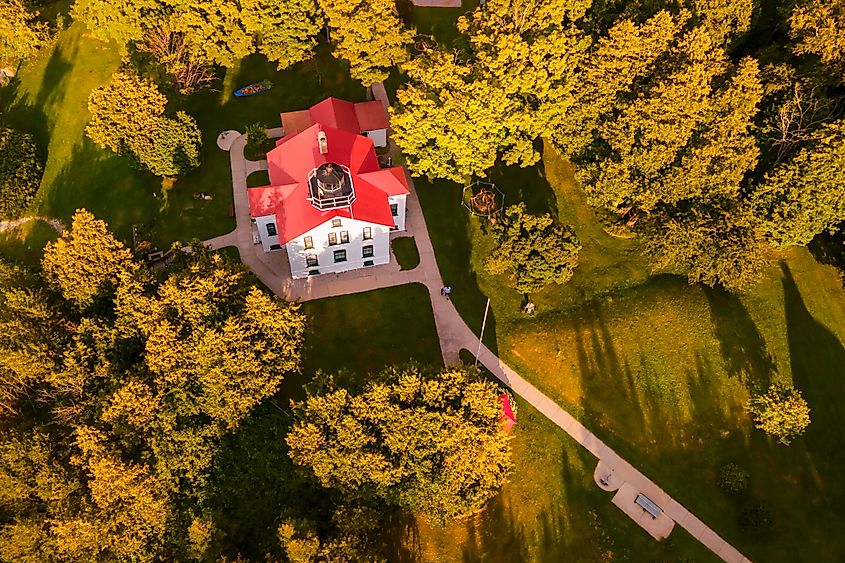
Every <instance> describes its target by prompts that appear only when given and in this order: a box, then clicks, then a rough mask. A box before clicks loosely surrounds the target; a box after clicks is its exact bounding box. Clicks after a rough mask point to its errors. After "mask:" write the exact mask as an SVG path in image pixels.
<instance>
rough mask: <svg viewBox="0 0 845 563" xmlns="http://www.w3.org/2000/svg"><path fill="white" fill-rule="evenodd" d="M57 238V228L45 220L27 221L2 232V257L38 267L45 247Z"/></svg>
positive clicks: (0, 241)
mask: <svg viewBox="0 0 845 563" xmlns="http://www.w3.org/2000/svg"><path fill="white" fill-rule="evenodd" d="M57 238H59V235H58V233H57V232H56V230H55V229H54V228H53V227H52V226H50V225H49V224H47V223H45V222H44V221H27V222H26V223H23V224H22V225H19V226H17V227H15V228H14V229H10V230H8V231H5V232H2V233H0V259H3V260H7V261H11V262H18V263H21V264H25V265H27V266H31V267H34V268H38V267H40V264H41V256H42V255H43V250H44V247H45V246H46V245H47V243H48V242H52V241H54V240H56V239H57Z"/></svg>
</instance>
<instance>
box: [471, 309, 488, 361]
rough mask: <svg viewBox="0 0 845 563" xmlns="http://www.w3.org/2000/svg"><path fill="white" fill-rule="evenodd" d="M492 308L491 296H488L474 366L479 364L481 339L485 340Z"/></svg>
mask: <svg viewBox="0 0 845 563" xmlns="http://www.w3.org/2000/svg"><path fill="white" fill-rule="evenodd" d="M489 310H490V298H489V297H488V298H487V305H485V306H484V320H483V321H482V322H481V336H479V337H478V350H476V352H475V363H474V364H473V365H474V366H478V355H479V354H480V353H481V341H482V340H484V327H486V326H487V312H488V311H489Z"/></svg>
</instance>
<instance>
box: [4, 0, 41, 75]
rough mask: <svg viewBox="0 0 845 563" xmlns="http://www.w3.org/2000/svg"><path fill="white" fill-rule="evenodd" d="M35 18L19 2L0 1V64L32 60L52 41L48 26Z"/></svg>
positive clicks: (35, 13)
mask: <svg viewBox="0 0 845 563" xmlns="http://www.w3.org/2000/svg"><path fill="white" fill-rule="evenodd" d="M37 18H38V12H30V11H29V10H28V9H27V7H26V5H25V4H24V3H23V2H21V0H0V64H4V65H11V66H14V65H15V63H17V62H20V61H25V60H27V59H29V58H32V57H33V56H34V55H35V54H36V53H37V52H38V51H39V50H40V49H41V48H42V47H43V46H44V45H46V44H47V43H49V42H50V41H51V40H52V33H51V31H50V26H49V25H47V24H46V23H45V22H42V21H38V19H37Z"/></svg>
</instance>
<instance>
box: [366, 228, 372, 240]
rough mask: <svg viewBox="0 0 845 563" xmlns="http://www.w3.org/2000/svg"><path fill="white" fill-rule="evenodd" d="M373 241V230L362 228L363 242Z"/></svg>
mask: <svg viewBox="0 0 845 563" xmlns="http://www.w3.org/2000/svg"><path fill="white" fill-rule="evenodd" d="M372 239H373V228H372V227H364V240H372Z"/></svg>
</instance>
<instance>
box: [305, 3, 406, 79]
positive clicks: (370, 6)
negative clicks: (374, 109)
mask: <svg viewBox="0 0 845 563" xmlns="http://www.w3.org/2000/svg"><path fill="white" fill-rule="evenodd" d="M318 3H319V5H320V7H321V8H322V10H323V13H324V14H325V15H326V19H327V21H328V24H329V26H330V27H331V30H332V39H333V40H334V41H335V51H334V52H335V54H336V55H337V56H338V57H339V58H341V59H343V60H345V61H347V62H349V67H350V68H349V72H350V74H351V75H352V78H354V79H356V80H360V81H361V82H362V83H363V84H364V86H370V85H372V84H375V83H376V82H382V81H383V80H384V79H386V78H387V75H388V73H389V71H390V69H391V68H392V67H394V66H397V65H399V64H401V63H403V62H405V61H407V60H408V46H409V44H410V43H411V40H412V38H413V36H414V32H413V31H412V30H409V29H406V28H405V24H404V23H403V22H402V20H401V19H399V13H398V11H397V10H396V2H395V1H394V0H369V1H366V2H365V1H363V0H318Z"/></svg>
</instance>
